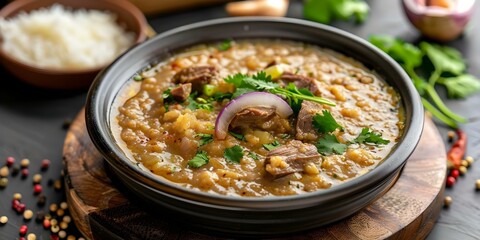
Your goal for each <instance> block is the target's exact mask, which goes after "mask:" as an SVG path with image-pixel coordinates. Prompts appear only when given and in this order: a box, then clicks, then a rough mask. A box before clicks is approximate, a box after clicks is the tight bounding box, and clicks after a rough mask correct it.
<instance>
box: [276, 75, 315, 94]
mask: <svg viewBox="0 0 480 240" xmlns="http://www.w3.org/2000/svg"><path fill="white" fill-rule="evenodd" d="M280 82H281V83H283V84H284V85H288V84H289V83H293V84H295V86H296V87H297V88H306V89H308V90H310V92H312V93H313V94H314V95H318V94H319V93H320V86H319V83H318V81H317V80H315V79H313V78H309V77H306V76H302V75H298V74H294V73H291V72H284V73H283V74H282V76H280Z"/></svg>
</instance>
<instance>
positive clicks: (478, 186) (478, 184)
mask: <svg viewBox="0 0 480 240" xmlns="http://www.w3.org/2000/svg"><path fill="white" fill-rule="evenodd" d="M475 189H477V190H480V179H477V180H476V181H475Z"/></svg>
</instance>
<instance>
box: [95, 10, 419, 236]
mask: <svg viewBox="0 0 480 240" xmlns="http://www.w3.org/2000/svg"><path fill="white" fill-rule="evenodd" d="M86 122H87V129H88V132H89V135H90V137H91V139H92V141H93V143H94V144H95V146H96V147H97V149H98V150H99V151H100V152H101V153H102V155H103V156H104V157H105V159H106V160H107V162H108V163H109V165H110V166H111V167H112V170H113V173H114V174H115V175H116V176H117V177H118V179H120V181H121V182H122V183H123V184H124V185H125V186H126V187H127V188H128V189H130V191H132V192H133V193H134V194H135V195H136V196H137V197H139V198H140V199H141V200H142V201H145V202H147V203H148V204H149V206H157V207H158V209H159V210H158V211H157V212H156V213H155V214H161V212H162V211H167V209H168V210H170V211H173V212H174V213H178V216H180V218H181V219H182V221H188V222H189V224H191V225H193V226H197V227H199V228H202V229H207V230H214V231H218V232H223V233H228V234H240V235H250V236H252V235H253V236H259V235H269V236H270V235H278V234H284V233H291V232H297V231H302V230H306V229H311V228H315V227H318V226H322V225H325V224H328V223H331V222H334V221H337V220H339V219H342V218H345V217H347V216H349V215H351V214H353V213H355V212H356V211H358V210H360V209H361V208H363V207H365V206H367V205H368V204H369V203H371V202H372V201H373V200H374V199H376V198H378V197H379V196H381V195H382V194H383V193H385V192H386V191H387V190H388V188H389V187H390V186H392V184H394V182H395V179H396V178H397V177H398V175H399V174H400V171H401V169H402V167H403V166H404V164H405V163H406V160H407V159H408V157H409V156H410V154H411V153H412V152H413V150H414V149H415V147H416V145H417V143H418V141H419V139H420V134H421V130H422V128H423V108H422V106H421V102H420V99H419V97H418V94H417V93H416V91H415V89H414V87H413V85H412V83H411V81H410V79H409V78H408V76H407V75H406V74H405V73H404V72H403V70H402V69H401V67H400V66H398V65H397V64H396V63H395V62H394V61H393V60H392V59H391V58H389V57H388V56H387V55H385V54H384V53H382V52H381V51H379V50H378V49H376V48H375V47H374V46H372V45H370V44H369V43H368V42H366V41H364V40H362V39H360V38H359V37H356V36H354V35H352V34H349V33H346V32H344V31H342V30H339V29H336V28H332V27H329V26H325V25H321V24H316V23H311V22H307V21H303V20H297V19H288V18H287V19H276V18H228V19H218V20H211V21H206V22H201V23H197V24H192V25H188V26H184V27H180V28H177V29H174V30H171V31H167V32H165V33H162V34H160V35H158V36H156V37H154V38H153V39H152V40H150V41H148V42H145V43H143V44H141V45H139V46H137V47H135V48H133V49H131V50H130V51H128V52H127V53H125V54H124V55H123V56H122V57H120V58H119V59H117V60H116V61H115V62H114V63H113V64H111V65H110V66H109V67H107V68H106V69H105V71H103V72H102V73H101V74H100V75H99V76H98V77H97V78H96V80H95V81H94V83H93V85H92V87H91V88H90V91H89V95H88V100H87V105H86ZM159 212H160V213H159Z"/></svg>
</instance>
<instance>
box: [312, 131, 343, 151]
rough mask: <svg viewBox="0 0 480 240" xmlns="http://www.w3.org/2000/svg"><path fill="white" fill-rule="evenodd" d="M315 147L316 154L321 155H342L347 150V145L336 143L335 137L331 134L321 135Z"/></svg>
mask: <svg viewBox="0 0 480 240" xmlns="http://www.w3.org/2000/svg"><path fill="white" fill-rule="evenodd" d="M315 146H316V147H317V151H318V153H320V154H322V155H331V154H333V153H336V154H342V153H344V152H345V151H346V150H347V144H343V143H340V142H338V140H337V137H336V136H335V135H333V134H325V135H323V136H322V137H321V138H319V139H318V141H317V143H316V144H315Z"/></svg>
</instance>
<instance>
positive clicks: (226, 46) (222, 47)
mask: <svg viewBox="0 0 480 240" xmlns="http://www.w3.org/2000/svg"><path fill="white" fill-rule="evenodd" d="M232 43H233V41H232V40H231V39H227V40H225V41H223V42H221V43H220V44H219V45H218V47H217V49H218V50H219V51H227V50H228V49H230V48H231V47H232Z"/></svg>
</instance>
